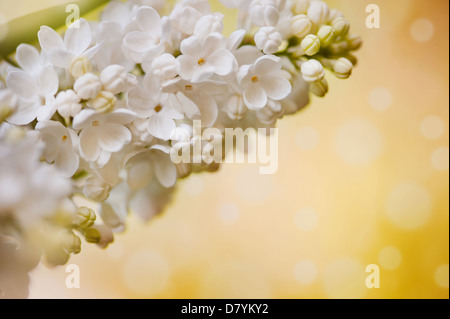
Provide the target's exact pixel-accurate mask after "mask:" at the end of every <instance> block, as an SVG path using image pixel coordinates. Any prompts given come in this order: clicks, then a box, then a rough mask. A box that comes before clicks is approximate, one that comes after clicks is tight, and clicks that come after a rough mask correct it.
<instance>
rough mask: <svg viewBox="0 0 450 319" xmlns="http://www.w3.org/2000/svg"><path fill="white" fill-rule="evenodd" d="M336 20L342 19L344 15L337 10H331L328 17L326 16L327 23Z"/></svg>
mask: <svg viewBox="0 0 450 319" xmlns="http://www.w3.org/2000/svg"><path fill="white" fill-rule="evenodd" d="M337 18H344V14H343V13H342V12H341V11H339V10H337V9H331V10H330V15H329V16H328V22H332V21H333V20H334V19H337Z"/></svg>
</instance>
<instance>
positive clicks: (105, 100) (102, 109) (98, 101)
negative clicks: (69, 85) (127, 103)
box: [86, 91, 117, 113]
mask: <svg viewBox="0 0 450 319" xmlns="http://www.w3.org/2000/svg"><path fill="white" fill-rule="evenodd" d="M116 101H117V99H116V97H115V96H114V94H112V93H111V92H109V91H101V92H100V93H99V95H97V97H96V98H95V99H92V100H89V101H87V102H86V105H87V106H89V107H90V108H93V109H94V110H96V111H97V112H99V113H106V112H109V111H111V110H112V109H113V108H114V106H115V105H116Z"/></svg>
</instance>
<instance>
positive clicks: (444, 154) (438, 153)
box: [431, 147, 449, 171]
mask: <svg viewBox="0 0 450 319" xmlns="http://www.w3.org/2000/svg"><path fill="white" fill-rule="evenodd" d="M431 164H432V165H433V167H434V168H435V169H437V170H438V171H448V168H449V149H448V147H439V148H437V149H435V150H434V151H433V154H431Z"/></svg>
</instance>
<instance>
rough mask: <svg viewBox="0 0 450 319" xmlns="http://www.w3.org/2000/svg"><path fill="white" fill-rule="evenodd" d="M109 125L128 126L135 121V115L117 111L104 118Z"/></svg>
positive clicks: (130, 112) (125, 110) (129, 112)
mask: <svg viewBox="0 0 450 319" xmlns="http://www.w3.org/2000/svg"><path fill="white" fill-rule="evenodd" d="M106 119H107V121H108V122H109V123H115V124H122V125H124V124H128V123H131V122H132V121H134V120H135V119H136V113H134V112H133V111H131V110H127V109H118V110H116V111H114V112H112V113H109V114H108V115H107V116H106Z"/></svg>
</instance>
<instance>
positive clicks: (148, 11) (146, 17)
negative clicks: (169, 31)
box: [136, 7, 161, 36]
mask: <svg viewBox="0 0 450 319" xmlns="http://www.w3.org/2000/svg"><path fill="white" fill-rule="evenodd" d="M136 23H137V25H138V26H139V28H140V29H141V30H142V31H144V32H146V33H149V34H153V35H154V36H158V35H159V34H160V32H161V17H160V16H159V14H158V12H156V10H155V9H153V8H151V7H141V8H140V9H139V11H138V13H137V15H136Z"/></svg>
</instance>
